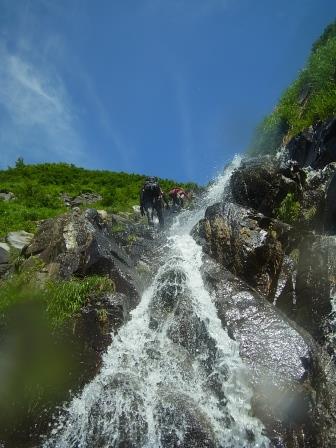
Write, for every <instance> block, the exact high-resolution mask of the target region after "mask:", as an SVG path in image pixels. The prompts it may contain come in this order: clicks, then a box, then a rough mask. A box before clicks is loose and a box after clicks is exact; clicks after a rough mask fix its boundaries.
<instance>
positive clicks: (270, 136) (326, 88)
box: [249, 22, 336, 155]
mask: <svg viewBox="0 0 336 448" xmlns="http://www.w3.org/2000/svg"><path fill="white" fill-rule="evenodd" d="M335 114H336V22H333V23H332V24H330V25H329V26H328V27H327V28H326V29H325V31H324V32H323V34H322V36H321V37H320V38H319V39H318V40H317V41H316V42H315V43H314V45H313V47H312V51H311V54H310V56H309V58H308V61H307V63H306V66H305V67H304V69H303V70H302V71H301V72H300V74H299V76H298V78H297V79H296V80H295V81H294V82H293V83H292V84H291V85H290V86H289V87H288V89H287V90H286V91H285V92H284V93H283V95H282V97H281V98H280V101H279V103H278V105H277V106H276V108H275V109H274V111H273V112H272V113H271V114H270V115H268V116H267V117H266V118H265V119H264V120H263V121H262V122H261V123H260V124H259V126H258V127H257V128H256V130H255V133H254V136H253V139H252V142H251V145H250V148H249V152H250V153H251V154H252V155H256V154H271V153H274V152H276V150H277V149H278V148H279V147H280V146H281V144H282V142H283V141H284V139H286V140H288V139H289V138H291V137H293V136H295V135H297V134H298V133H299V132H301V131H302V130H304V129H305V128H308V127H309V126H311V125H313V124H315V123H317V122H318V121H320V120H325V119H328V118H330V117H332V116H333V115H335Z"/></svg>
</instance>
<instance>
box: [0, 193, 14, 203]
mask: <svg viewBox="0 0 336 448" xmlns="http://www.w3.org/2000/svg"><path fill="white" fill-rule="evenodd" d="M13 199H15V195H14V193H12V192H11V191H1V192H0V200H1V201H6V202H7V201H12V200H13Z"/></svg>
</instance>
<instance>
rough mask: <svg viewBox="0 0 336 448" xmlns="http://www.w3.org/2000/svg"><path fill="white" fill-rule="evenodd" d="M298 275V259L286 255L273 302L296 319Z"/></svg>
mask: <svg viewBox="0 0 336 448" xmlns="http://www.w3.org/2000/svg"><path fill="white" fill-rule="evenodd" d="M296 275H297V263H296V260H294V259H293V256H288V255H285V257H284V259H283V262H282V266H281V271H280V275H279V278H278V284H277V288H276V292H275V296H274V302H273V303H274V305H276V306H277V308H279V309H280V310H281V311H283V312H284V313H285V314H286V315H287V316H288V317H289V318H291V319H294V314H295V305H296V292H295V286H296Z"/></svg>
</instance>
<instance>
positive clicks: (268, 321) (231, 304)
mask: <svg viewBox="0 0 336 448" xmlns="http://www.w3.org/2000/svg"><path fill="white" fill-rule="evenodd" d="M203 276H204V279H205V281H206V284H207V285H208V288H209V289H210V291H211V292H212V294H213V297H214V300H215V303H216V307H217V309H218V316H219V318H220V319H221V321H222V323H223V326H224V327H226V328H227V329H228V331H229V334H232V336H233V337H234V338H235V339H236V340H237V342H238V343H239V346H240V355H241V356H242V358H243V360H244V361H245V362H246V363H247V365H248V366H249V373H250V375H249V378H248V381H249V382H250V384H251V385H252V387H253V389H254V398H253V408H254V412H255V414H256V415H257V416H258V417H259V418H260V419H261V420H262V421H263V423H264V425H265V427H266V430H267V434H268V436H269V437H270V438H271V440H272V441H273V443H274V445H275V446H285V447H288V448H294V447H295V448H296V447H302V448H303V447H307V448H308V447H313V446H314V447H315V446H319V447H325V448H329V447H331V446H335V444H336V430H335V428H336V425H335V423H336V421H335V418H336V417H335V416H336V414H335V409H336V387H335V379H334V375H335V369H334V367H333V365H331V364H330V358H329V357H328V356H327V355H326V353H324V352H323V351H321V349H320V348H319V347H318V346H317V345H316V343H315V342H314V340H313V339H312V338H311V337H310V336H309V335H308V334H307V333H306V332H305V331H304V330H302V329H300V327H298V326H296V325H295V324H294V323H293V322H291V321H290V320H287V319H286V317H285V316H284V315H283V314H282V313H281V312H280V311H278V310H277V308H275V307H274V306H272V305H271V304H270V303H269V302H268V301H266V300H265V299H263V298H262V297H261V296H259V295H258V294H257V293H256V292H255V291H253V290H252V289H251V288H250V287H249V286H248V285H247V284H246V283H245V282H243V281H241V280H239V279H238V278H236V277H234V276H233V275H232V274H231V273H229V272H228V271H226V270H223V268H222V266H220V265H218V264H217V263H215V262H214V261H213V260H211V259H209V258H208V257H205V263H204V265H203Z"/></svg>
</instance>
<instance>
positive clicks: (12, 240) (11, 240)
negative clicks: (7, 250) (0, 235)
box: [6, 230, 34, 250]
mask: <svg viewBox="0 0 336 448" xmlns="http://www.w3.org/2000/svg"><path fill="white" fill-rule="evenodd" d="M33 237H34V234H33V233H28V232H25V231H24V230H19V231H17V232H9V234H8V235H7V236H6V241H7V243H8V244H9V245H10V246H11V247H14V248H15V249H19V250H22V249H23V248H24V247H25V246H27V245H28V244H29V243H30V242H31V241H32V239H33Z"/></svg>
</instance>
